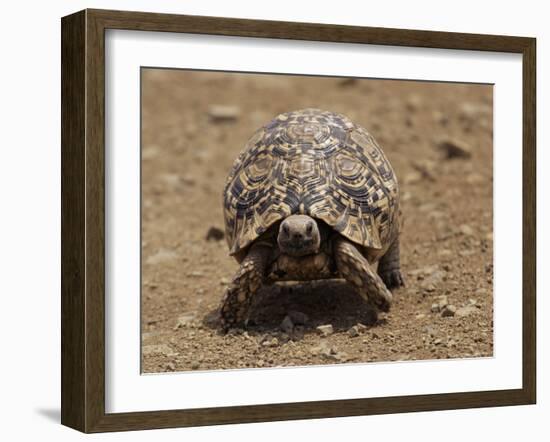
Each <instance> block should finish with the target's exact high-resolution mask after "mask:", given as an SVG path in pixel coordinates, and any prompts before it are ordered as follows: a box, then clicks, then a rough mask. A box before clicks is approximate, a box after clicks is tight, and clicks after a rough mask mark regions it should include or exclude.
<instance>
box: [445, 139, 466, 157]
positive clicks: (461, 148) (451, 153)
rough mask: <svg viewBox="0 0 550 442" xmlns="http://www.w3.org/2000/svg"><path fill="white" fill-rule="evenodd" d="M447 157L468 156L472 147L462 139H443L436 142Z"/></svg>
mask: <svg viewBox="0 0 550 442" xmlns="http://www.w3.org/2000/svg"><path fill="white" fill-rule="evenodd" d="M437 146H438V148H439V149H440V150H442V151H443V152H444V154H445V156H446V158H448V159H452V158H470V157H471V156H472V148H471V147H470V146H469V145H468V144H466V143H464V142H463V141H460V140H456V139H444V140H442V141H440V142H439V143H438V144H437Z"/></svg>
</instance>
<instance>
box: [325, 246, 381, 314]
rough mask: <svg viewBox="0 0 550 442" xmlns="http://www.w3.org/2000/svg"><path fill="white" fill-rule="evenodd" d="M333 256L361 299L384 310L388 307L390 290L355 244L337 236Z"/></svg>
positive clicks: (337, 265)
mask: <svg viewBox="0 0 550 442" xmlns="http://www.w3.org/2000/svg"><path fill="white" fill-rule="evenodd" d="M334 257H335V260H336V267H337V268H338V271H339V272H340V274H341V275H342V277H343V278H345V279H346V280H347V281H348V282H349V283H351V284H352V285H353V286H354V287H355V288H356V289H357V291H358V293H359V294H360V295H361V297H363V299H365V300H366V301H367V302H369V303H370V304H372V305H374V306H376V307H378V308H379V309H380V310H382V311H384V312H387V311H388V310H389V309H390V304H391V301H392V294H391V292H390V291H389V290H388V288H387V287H386V285H385V284H384V282H383V281H382V279H381V278H380V276H378V275H377V274H376V272H375V271H374V270H373V268H372V267H371V265H370V264H369V262H368V261H367V259H366V258H365V257H364V256H363V255H362V254H361V253H360V252H359V250H357V247H356V246H355V245H353V244H352V243H351V242H350V241H348V240H347V239H345V238H343V237H339V238H337V239H336V240H335V242H334Z"/></svg>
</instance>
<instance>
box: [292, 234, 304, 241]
mask: <svg viewBox="0 0 550 442" xmlns="http://www.w3.org/2000/svg"><path fill="white" fill-rule="evenodd" d="M292 239H293V240H294V241H301V240H302V239H304V235H302V234H301V233H300V232H295V233H293V234H292Z"/></svg>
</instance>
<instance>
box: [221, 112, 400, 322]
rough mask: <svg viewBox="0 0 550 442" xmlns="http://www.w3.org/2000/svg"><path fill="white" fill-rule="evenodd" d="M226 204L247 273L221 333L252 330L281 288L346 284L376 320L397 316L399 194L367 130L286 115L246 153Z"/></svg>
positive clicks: (333, 116) (324, 116)
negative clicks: (256, 305)
mask: <svg viewBox="0 0 550 442" xmlns="http://www.w3.org/2000/svg"><path fill="white" fill-rule="evenodd" d="M223 199H224V216H225V232H226V239H227V243H228V245H229V249H230V254H231V255H233V256H234V257H235V258H236V260H237V261H238V262H239V263H240V267H239V269H238V271H237V273H236V274H235V276H234V278H233V280H232V281H231V282H230V284H229V286H228V287H227V289H226V292H225V295H224V297H223V301H222V304H221V307H220V318H221V323H222V327H223V328H225V329H228V328H230V327H239V326H243V325H246V323H247V322H248V311H249V308H250V304H251V300H252V298H253V296H254V294H255V293H256V292H257V291H258V290H259V288H260V287H261V286H262V284H270V283H273V282H276V281H307V280H317V279H327V278H343V279H345V280H346V281H347V282H349V283H350V284H352V285H353V286H354V287H355V289H356V291H357V292H358V293H359V294H360V295H361V296H362V297H363V298H364V299H365V300H366V301H367V302H368V303H369V304H370V305H371V306H372V307H373V309H374V311H378V310H382V311H388V310H389V307H390V304H391V301H392V294H391V292H390V291H389V289H392V288H395V287H399V286H401V285H403V278H402V276H401V272H400V262H399V232H400V225H401V221H400V217H401V215H400V210H399V190H398V184H397V179H396V177H395V174H394V172H393V170H392V167H391V165H390V163H389V162H388V159H387V158H386V156H385V155H384V153H383V152H382V149H381V148H380V146H379V145H378V144H377V142H376V141H375V140H374V138H373V137H372V136H371V135H370V134H369V133H368V132H367V131H366V130H365V129H364V128H362V127H361V126H359V125H357V124H354V123H353V122H352V121H350V119H349V118H347V117H346V116H344V115H341V114H338V113H334V112H328V111H323V110H319V109H303V110H298V111H294V112H288V113H283V114H280V115H278V116H277V117H275V118H274V119H273V120H272V121H270V122H269V123H267V124H266V125H265V126H263V127H262V128H260V129H259V130H258V131H256V133H255V134H254V135H253V136H252V138H251V139H250V140H249V141H248V143H247V144H246V146H245V148H244V150H243V151H242V152H241V153H240V155H239V157H238V158H237V160H236V161H235V163H234V165H233V168H232V170H231V172H230V174H229V176H228V178H227V181H226V185H225V189H224V194H223ZM376 263H378V268H377V270H375V269H374V267H373V266H374V265H375V264H376Z"/></svg>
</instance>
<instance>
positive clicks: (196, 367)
mask: <svg viewBox="0 0 550 442" xmlns="http://www.w3.org/2000/svg"><path fill="white" fill-rule="evenodd" d="M200 366H201V364H200V363H199V362H197V361H195V362H193V363H192V364H191V370H198V369H199V367H200Z"/></svg>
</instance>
